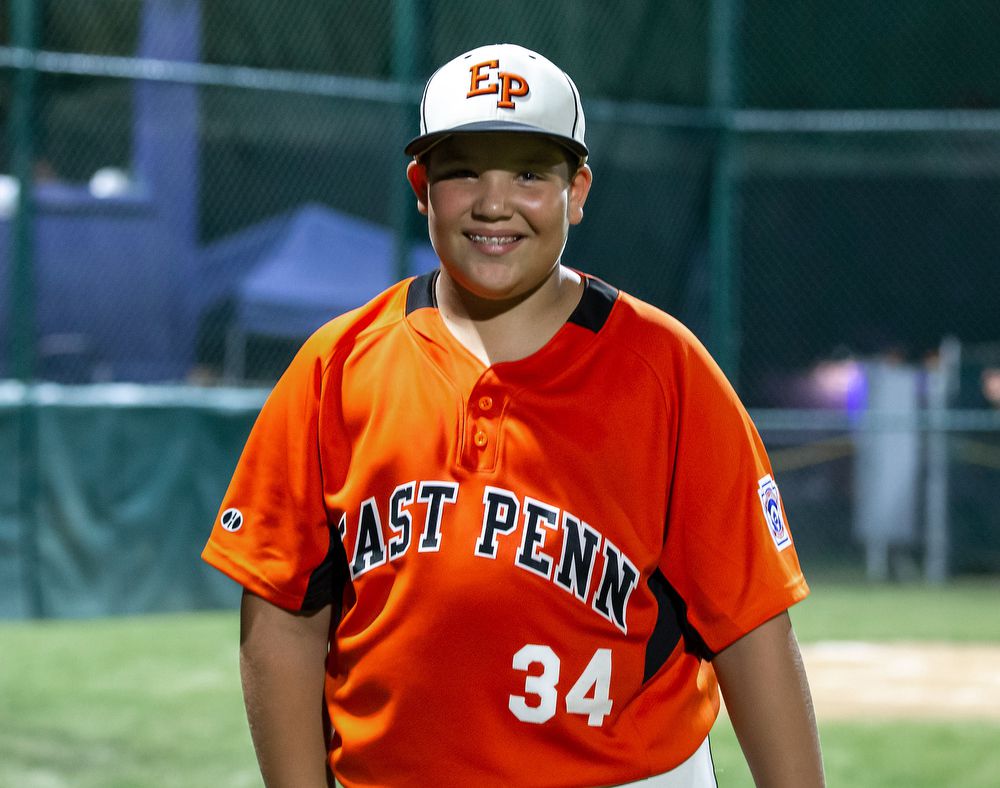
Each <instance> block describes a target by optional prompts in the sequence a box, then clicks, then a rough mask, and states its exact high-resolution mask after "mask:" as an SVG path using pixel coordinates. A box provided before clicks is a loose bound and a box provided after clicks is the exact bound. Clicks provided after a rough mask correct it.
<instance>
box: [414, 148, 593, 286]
mask: <svg viewBox="0 0 1000 788" xmlns="http://www.w3.org/2000/svg"><path fill="white" fill-rule="evenodd" d="M407 177H408V178H409V180H410V184H411V186H412V187H413V190H414V192H415V193H416V195H417V205H418V207H419V209H420V212H421V213H423V214H425V215H426V216H427V219H428V228H429V232H430V238H431V243H432V244H433V246H434V249H435V251H436V252H437V254H438V257H439V258H440V259H441V262H442V265H443V267H444V270H445V272H446V273H447V274H448V276H449V277H450V278H451V279H452V280H453V281H454V282H455V284H457V285H458V286H459V287H460V288H462V289H463V290H465V291H467V292H468V293H470V294H472V295H473V296H475V297H477V298H480V299H487V300H491V301H506V300H514V299H518V298H521V297H524V296H525V295H527V294H530V293H532V292H533V291H535V290H537V289H538V288H539V287H541V286H542V285H543V284H544V283H545V282H546V281H547V280H549V279H550V278H551V277H552V275H553V273H554V272H555V271H556V270H557V267H558V265H559V258H560V256H561V255H562V251H563V247H564V246H565V245H566V236H567V233H568V231H569V226H570V225H571V224H578V223H579V222H580V221H581V220H582V218H583V204H584V202H585V201H586V199H587V193H588V192H589V190H590V183H591V174H590V169H589V168H588V167H586V166H583V167H581V168H580V169H579V170H577V171H576V172H574V173H572V174H571V171H570V165H569V163H568V161H567V156H566V153H565V152H564V151H563V149H562V148H561V147H560V146H559V145H558V144H556V143H554V142H552V141H551V140H548V139H546V138H544V137H540V136H536V135H533V134H517V133H506V134H503V133H500V134H485V133H477V134H455V135H453V136H451V137H449V138H448V139H446V140H444V141H443V142H441V143H440V144H439V145H437V146H435V147H434V148H433V150H432V151H431V153H430V155H429V156H427V157H426V158H425V159H424V160H422V161H421V162H412V163H411V164H410V166H409V168H408V169H407Z"/></svg>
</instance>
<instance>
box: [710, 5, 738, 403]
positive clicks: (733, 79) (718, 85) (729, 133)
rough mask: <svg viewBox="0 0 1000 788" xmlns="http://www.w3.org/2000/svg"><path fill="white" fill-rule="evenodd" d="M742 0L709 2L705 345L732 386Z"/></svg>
mask: <svg viewBox="0 0 1000 788" xmlns="http://www.w3.org/2000/svg"><path fill="white" fill-rule="evenodd" d="M741 11H742V2H741V0H713V1H712V4H711V14H712V16H711V19H710V21H709V26H710V27H709V29H710V35H711V40H710V42H709V55H710V63H709V100H710V104H711V108H712V111H713V113H714V115H715V118H716V122H717V124H718V132H717V134H718V136H717V142H716V151H715V161H714V164H713V168H712V173H713V174H712V183H711V190H712V191H711V202H710V208H709V228H708V243H709V268H710V272H711V288H712V289H711V297H710V300H709V309H710V314H709V342H710V345H711V350H712V354H713V355H714V356H715V359H716V361H718V363H719V366H721V367H722V369H723V371H724V372H725V373H726V375H727V376H728V377H729V380H730V381H731V382H732V384H733V386H734V387H738V380H739V350H740V340H739V336H740V330H739V326H740V315H739V250H738V246H739V239H738V237H737V233H738V231H739V223H738V221H737V218H738V211H739V206H738V194H737V180H738V178H739V173H738V166H737V158H738V140H737V136H736V135H737V132H736V131H735V130H734V128H733V111H734V110H735V109H736V108H737V107H738V105H739V88H738V78H737V67H738V62H739V60H738V58H739V53H738V42H739V38H738V35H737V30H736V28H737V24H738V22H739V19H740V15H741Z"/></svg>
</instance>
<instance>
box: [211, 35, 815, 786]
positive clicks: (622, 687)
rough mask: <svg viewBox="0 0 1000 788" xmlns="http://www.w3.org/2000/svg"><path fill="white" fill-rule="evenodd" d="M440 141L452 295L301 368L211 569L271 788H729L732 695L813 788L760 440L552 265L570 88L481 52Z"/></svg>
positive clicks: (434, 160)
mask: <svg viewBox="0 0 1000 788" xmlns="http://www.w3.org/2000/svg"><path fill="white" fill-rule="evenodd" d="M421 132H422V133H421V135H420V136H419V137H417V138H416V139H414V140H413V141H412V142H411V143H410V144H409V145H408V146H407V148H406V152H407V153H408V154H409V155H411V156H413V157H414V159H413V161H412V162H411V163H410V164H409V167H408V168H407V177H408V179H409V182H410V184H411V186H412V187H413V191H414V193H415V195H416V198H417V207H418V210H419V211H420V212H421V213H422V214H424V215H425V216H426V217H427V220H428V228H429V232H430V237H431V241H432V243H433V245H434V248H435V250H436V251H437V253H438V256H439V258H440V261H441V265H440V269H439V270H438V271H437V272H436V273H435V274H433V275H426V276H422V277H418V278H416V279H411V280H408V281H405V282H402V283H400V284H398V285H396V286H394V287H392V288H390V289H389V290H388V291H386V292H385V293H383V294H382V295H380V296H378V297H377V298H376V299H375V300H374V301H372V302H371V303H370V304H368V305H366V306H364V307H362V308H360V309H358V310H355V311H354V312H352V313H349V314H347V315H344V316H341V317H339V318H337V319H335V320H333V321H332V322H330V323H329V324H327V325H326V326H325V327H323V328H322V329H320V330H319V331H318V332H317V333H316V334H315V335H314V336H313V337H312V338H311V339H309V340H308V341H307V342H306V344H305V345H304V346H303V348H302V350H301V351H300V353H299V354H298V356H297V357H296V359H295V361H293V362H292V364H291V366H290V368H289V370H288V371H287V372H286V373H285V375H284V376H283V377H282V379H281V381H279V383H278V384H277V386H276V387H275V389H274V391H273V392H272V394H271V396H270V398H269V399H268V402H267V404H266V405H265V407H264V409H263V411H262V412H261V414H260V417H259V419H258V422H257V424H256V425H255V427H254V430H253V432H252V434H251V436H250V438H249V440H248V442H247V446H246V449H245V450H244V454H243V457H242V458H241V460H240V464H239V467H238V468H237V470H236V473H235V475H234V478H233V481H232V483H231V485H230V488H229V491H228V492H227V494H226V497H225V500H224V502H223V504H222V509H221V512H222V513H221V515H220V518H219V523H218V525H217V527H216V529H215V530H214V531H213V534H212V536H211V539H210V540H209V543H208V545H207V547H206V549H205V553H204V557H205V559H206V560H208V561H209V562H210V563H212V564H213V565H215V566H216V567H218V568H219V569H221V570H222V571H224V572H226V573H227V574H229V575H230V576H232V577H233V578H235V579H236V580H237V581H239V582H240V583H241V584H242V585H243V586H244V587H245V589H246V591H245V594H244V600H243V608H242V615H241V622H242V633H241V669H242V675H243V686H244V694H245V698H246V705H247V712H248V717H249V721H250V727H251V732H252V735H253V739H254V744H255V746H256V749H257V755H258V759H259V761H260V766H261V770H262V773H263V774H264V778H265V781H266V783H267V784H268V785H269V786H295V787H296V788H298V787H306V786H323V785H326V784H327V780H328V779H331V780H332V779H333V778H332V776H331V775H336V779H337V780H338V781H339V783H341V784H343V785H344V786H347V787H348V788H353V786H410V785H413V786H424V785H434V786H448V785H453V786H521V785H524V786H528V785H538V786H598V785H620V784H641V785H646V786H714V785H715V784H716V783H715V777H714V772H713V768H712V762H711V755H710V752H709V749H708V738H707V737H708V732H709V729H710V728H711V726H712V723H713V722H714V720H715V717H716V715H717V713H718V709H719V693H718V686H719V685H721V687H722V691H723V694H724V696H725V699H726V703H727V706H728V709H729V713H730V716H731V719H732V721H733V724H734V726H735V727H736V730H737V732H738V735H739V739H740V742H741V744H742V746H743V749H744V751H745V753H746V756H747V759H748V762H749V764H750V767H751V770H752V771H753V773H754V776H755V779H756V780H757V782H758V783H759V784H760V785H768V786H795V787H796V788H802V787H803V786H813V785H821V784H822V781H823V776H822V766H821V759H820V754H819V745H818V739H817V736H816V728H815V722H814V720H813V716H812V709H811V702H810V699H809V691H808V687H807V683H806V679H805V675H804V672H803V670H802V665H801V660H800V657H799V652H798V647H797V645H796V642H795V638H794V634H793V633H792V630H791V627H790V624H789V621H788V617H787V614H786V613H785V611H786V609H787V608H788V607H789V606H790V605H791V604H793V603H794V602H796V601H798V600H799V599H801V598H802V597H804V596H805V595H806V593H807V588H806V585H805V581H804V579H803V577H802V575H801V572H800V570H799V565H798V560H797V558H796V556H795V550H794V547H793V546H792V543H791V539H790V536H789V533H788V531H787V528H786V527H785V523H784V514H783V511H782V508H781V502H780V498H779V497H778V491H777V487H776V486H775V484H774V481H773V479H772V476H771V469H770V467H769V465H768V462H767V457H766V455H765V453H764V449H763V447H762V445H761V443H760V439H759V437H758V436H757V433H756V431H755V430H754V428H753V425H752V424H751V422H750V419H749V417H748V416H747V414H746V412H745V411H744V409H743V408H742V406H741V405H740V403H739V401H738V400H737V398H736V396H735V394H734V393H733V391H732V389H731V388H730V387H729V385H728V384H727V383H726V381H725V379H724V378H723V376H722V374H721V372H720V371H719V370H718V368H717V367H716V365H715V364H714V363H713V362H712V361H711V359H710V358H709V357H708V355H707V353H706V352H705V350H704V349H703V348H702V347H701V345H700V344H699V343H698V342H697V340H695V339H694V338H693V337H692V335H691V334H690V333H689V332H687V331H686V330H685V329H684V328H683V327H682V326H680V325H679V324H678V323H677V322H676V321H674V320H673V319H671V318H670V317H668V316H667V315H665V314H663V313H662V312H660V311H658V310H656V309H654V308H653V307H650V306H648V305H646V304H643V303H642V302H640V301H638V300H636V299H634V298H631V297H629V296H628V295H626V294H624V293H621V292H619V291H617V290H616V289H615V288H613V287H611V286H609V285H607V284H605V283H604V282H601V281H600V280H597V279H595V278H592V277H590V276H587V275H586V274H582V273H579V272H577V271H574V270H572V269H570V268H567V267H564V266H563V265H562V264H561V262H560V258H561V255H562V252H563V247H564V245H565V243H566V237H567V233H568V230H569V226H570V225H572V224H577V223H579V222H580V221H581V220H582V218H583V206H584V203H585V202H586V199H587V195H588V192H589V190H590V186H591V183H592V180H593V178H592V174H591V171H590V169H589V167H588V166H587V164H586V156H587V148H586V145H585V142H584V116H583V110H582V107H581V105H580V99H579V96H578V94H577V91H576V88H575V86H574V85H573V82H572V81H571V80H570V79H569V77H568V76H567V75H566V74H564V73H563V72H562V71H561V70H560V69H558V68H557V67H556V66H555V65H553V64H552V63H550V62H549V61H547V60H545V59H544V58H543V57H541V56H540V55H538V54H536V53H534V52H530V51H528V50H526V49H523V48H521V47H517V46H512V45H496V46H488V47H481V48H479V49H476V50H473V51H472V52H469V53H466V54H465V55H462V56H460V57H459V58H456V59H455V60H453V61H451V62H449V63H448V64H446V65H445V66H443V67H442V68H441V69H439V70H438V71H437V72H436V73H435V74H434V75H433V76H432V77H431V79H430V80H429V82H428V84H427V87H426V90H425V93H424V97H423V100H422V102H421ZM716 677H718V683H717V681H716Z"/></svg>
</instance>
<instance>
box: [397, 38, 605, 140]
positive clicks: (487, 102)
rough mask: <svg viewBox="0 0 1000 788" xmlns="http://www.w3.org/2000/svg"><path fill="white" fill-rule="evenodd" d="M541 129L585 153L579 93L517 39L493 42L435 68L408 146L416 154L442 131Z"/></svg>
mask: <svg viewBox="0 0 1000 788" xmlns="http://www.w3.org/2000/svg"><path fill="white" fill-rule="evenodd" d="M489 131H502V132H526V133H530V134H542V135H544V136H546V137H550V138H551V139H552V140H553V141H555V142H558V143H559V144H560V145H563V146H565V147H566V148H568V149H569V150H570V151H572V152H573V153H574V154H576V155H577V156H579V157H580V158H581V159H582V158H585V157H586V156H587V152H588V151H587V146H586V144H585V143H584V131H585V121H584V117H583V106H582V105H581V103H580V93H579V91H577V89H576V85H575V84H573V80H572V79H570V78H569V75H568V74H566V72H565V71H563V70H562V69H561V68H559V67H558V66H556V65H555V64H554V63H552V62H551V61H550V60H547V59H546V58H544V57H542V56H541V55H539V54H538V53H537V52H532V51H531V50H530V49H525V48H524V47H521V46H517V45H516V44H492V45H490V46H484V47H479V48H478V49H473V50H471V51H469V52H466V53H465V54H463V55H459V56H458V57H457V58H455V59H454V60H451V61H449V62H447V63H445V64H444V65H443V66H441V68H439V69H438V70H437V71H436V72H434V74H433V75H432V76H431V78H430V79H429V80H428V81H427V85H426V86H425V87H424V95H423V98H422V99H421V101H420V136H418V137H416V138H415V139H413V140H411V142H410V144H409V145H407V146H406V149H405V150H406V153H407V154H408V155H410V156H420V154H422V153H426V152H427V151H428V150H430V149H431V148H432V147H433V146H434V145H436V144H437V143H439V142H441V141H442V140H443V139H445V138H446V137H448V136H450V135H452V134H457V133H462V134H464V133H469V132H489Z"/></svg>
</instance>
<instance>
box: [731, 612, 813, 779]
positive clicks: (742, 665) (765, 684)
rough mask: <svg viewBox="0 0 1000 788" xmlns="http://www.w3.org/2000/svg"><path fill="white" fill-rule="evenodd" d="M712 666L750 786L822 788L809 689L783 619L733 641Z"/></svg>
mask: <svg viewBox="0 0 1000 788" xmlns="http://www.w3.org/2000/svg"><path fill="white" fill-rule="evenodd" d="M712 665H713V666H714V668H715V672H716V675H717V676H718V678H719V686H720V687H721V689H722V696H723V698H724V699H725V702H726V709H727V710H728V712H729V718H730V720H731V721H732V724H733V729H734V730H735V731H736V737H737V738H738V739H739V742H740V746H741V747H742V748H743V754H744V755H745V756H746V759H747V763H748V764H749V766H750V772H751V773H752V774H753V778H754V782H755V783H756V784H757V785H758V786H761V788H765V787H766V788H785V786H788V788H812V787H813V786H823V785H825V784H826V783H825V780H824V776H823V759H822V755H821V753H820V746H819V735H818V733H817V730H816V717H815V715H814V713H813V706H812V697H811V695H810V693H809V683H808V681H807V679H806V673H805V668H804V667H803V665H802V655H801V654H800V653H799V646H798V642H797V641H796V639H795V633H794V632H793V631H792V625H791V621H790V620H789V618H788V614H787V613H782V614H780V615H778V616H776V617H775V618H772V619H771V620H770V621H767V622H765V623H764V624H761V625H760V626H759V627H757V628H756V629H754V630H753V631H752V632H750V633H748V634H747V635H745V636H744V637H742V638H740V639H739V640H737V641H736V642H735V643H733V644H732V645H731V646H729V647H728V648H726V649H725V650H723V651H722V652H720V653H719V654H718V655H717V656H716V657H715V659H714V660H713V662H712Z"/></svg>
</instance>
